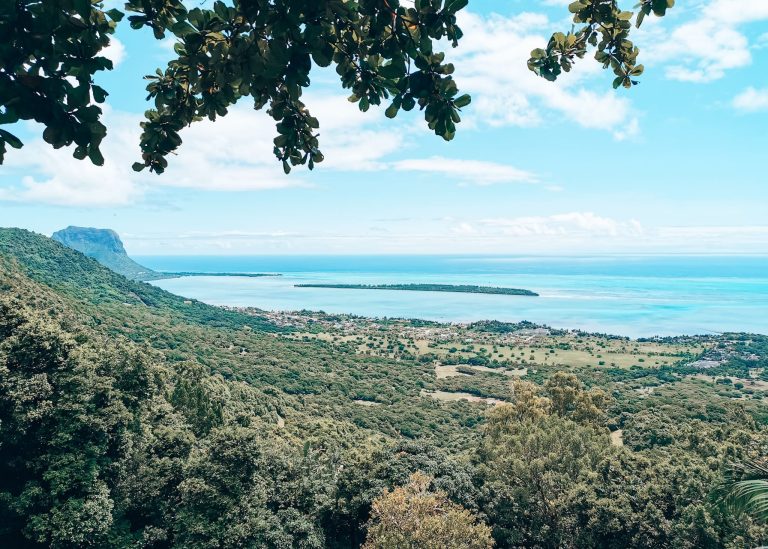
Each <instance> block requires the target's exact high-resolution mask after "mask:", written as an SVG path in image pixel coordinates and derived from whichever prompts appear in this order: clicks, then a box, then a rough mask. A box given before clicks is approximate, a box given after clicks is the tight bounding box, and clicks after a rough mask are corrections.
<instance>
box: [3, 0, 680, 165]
mask: <svg viewBox="0 0 768 549" xmlns="http://www.w3.org/2000/svg"><path fill="white" fill-rule="evenodd" d="M467 4H468V0H413V1H412V2H410V1H409V2H406V1H405V0H403V1H402V2H401V0H323V1H318V0H233V1H232V2H230V3H225V2H222V1H221V0H217V1H215V2H213V3H208V2H204V3H203V5H202V6H197V7H194V8H192V9H189V8H188V6H187V5H185V3H184V2H182V1H181V0H129V1H127V2H126V3H125V7H124V10H125V11H121V10H118V9H110V10H105V8H104V5H103V4H102V3H99V2H91V1H90V0H45V1H41V0H19V1H16V2H3V3H2V5H0V35H2V36H3V37H4V38H3V42H2V44H0V62H1V63H2V64H1V65H0V125H8V124H15V123H17V122H19V121H23V120H34V121H36V122H39V123H40V124H42V125H43V126H44V128H45V129H44V131H43V139H44V140H45V141H46V142H47V143H49V144H50V145H52V146H53V147H55V148H61V147H64V146H71V145H74V146H75V149H74V153H73V155H74V157H75V158H78V159H85V158H86V157H87V158H89V159H90V161H91V162H93V163H94V164H96V165H101V164H103V163H104V158H103V155H102V153H101V151H100V144H101V142H102V140H103V139H104V137H105V135H106V132H107V129H106V127H105V126H104V124H103V123H102V122H101V115H102V109H101V107H100V104H102V103H104V101H105V100H106V97H107V95H108V92H107V90H105V89H103V88H102V87H100V86H98V85H96V84H95V83H94V76H95V75H96V74H97V73H98V72H100V71H104V70H111V69H112V68H113V67H112V62H111V61H110V60H109V59H107V58H106V57H105V56H104V49H105V48H106V47H107V46H108V45H109V43H110V35H112V34H114V32H115V29H116V28H117V25H118V23H119V22H120V21H121V20H123V19H124V18H125V15H126V14H128V17H127V23H128V24H129V25H130V27H131V28H133V29H143V28H147V29H150V30H151V32H152V34H153V36H154V37H155V38H156V39H163V38H166V37H168V36H170V37H172V38H173V39H174V40H175V46H174V52H175V56H174V58H173V59H171V61H170V62H169V63H168V65H167V66H166V68H165V69H164V70H161V69H158V70H157V71H156V72H155V74H153V75H149V76H146V79H147V80H148V84H147V92H148V95H147V99H148V100H150V101H151V103H152V108H150V109H149V110H147V111H146V119H145V120H144V121H143V122H142V123H141V126H142V130H143V132H142V135H141V143H140V149H141V159H140V161H138V162H136V163H134V166H133V167H134V169H135V170H137V171H140V170H143V169H145V168H149V169H150V171H154V172H157V173H162V172H163V171H164V170H165V168H166V167H167V165H168V161H167V157H168V155H169V154H172V153H173V152H174V151H176V150H177V149H178V148H179V146H180V145H181V143H182V139H181V137H180V135H179V133H180V131H181V130H182V129H183V128H184V127H186V126H189V125H190V124H192V123H193V122H196V121H199V120H203V119H205V118H208V119H210V120H216V118H218V117H221V116H225V115H226V114H227V112H228V109H229V108H230V107H231V106H232V105H234V104H235V103H236V102H237V101H239V100H240V99H242V98H244V97H249V98H250V100H251V101H252V102H253V106H254V108H255V109H256V110H261V109H264V108H266V110H267V113H268V114H269V115H270V116H271V117H272V118H273V119H274V120H275V122H276V129H277V134H278V135H277V137H275V139H274V154H275V156H276V157H277V159H278V160H279V161H280V162H282V165H283V168H284V170H285V172H286V173H288V172H289V171H290V170H291V167H292V166H296V165H305V164H306V165H308V167H309V168H310V169H312V168H313V167H314V165H315V164H316V163H318V162H321V161H322V160H323V154H322V152H321V151H320V148H319V146H320V145H319V141H318V131H317V130H318V128H319V125H320V124H319V121H318V120H317V119H316V118H315V117H314V116H312V114H311V113H310V112H309V111H308V109H307V108H306V106H305V105H304V103H303V102H302V101H301V96H302V92H303V90H304V89H305V88H307V87H309V86H310V73H311V71H312V68H313V66H317V67H329V66H334V67H335V70H336V73H337V74H338V76H339V78H340V81H341V85H342V87H343V88H345V89H348V90H350V92H351V95H350V96H349V100H350V101H352V102H355V103H357V104H358V106H359V108H360V110H361V111H367V110H368V109H369V108H370V107H371V106H372V105H381V104H382V103H384V102H386V103H388V106H387V109H386V115H387V117H389V118H394V117H395V116H397V114H398V112H399V111H400V110H401V109H402V110H405V111H410V110H413V109H414V108H416V107H417V106H418V108H419V109H420V110H421V111H422V112H423V113H424V118H425V121H426V123H427V125H428V126H429V128H430V129H431V130H432V131H434V133H435V134H437V135H439V136H441V137H442V138H443V139H446V140H450V139H453V137H454V135H455V133H456V125H457V124H458V123H459V122H460V120H461V117H460V114H459V113H460V111H461V109H462V108H463V107H466V106H467V105H469V103H470V97H469V95H467V94H461V93H460V92H459V89H458V87H457V84H456V82H455V81H454V79H453V77H452V74H453V72H454V66H453V65H452V64H451V63H449V62H446V56H445V54H444V53H442V52H439V51H436V47H437V46H439V45H442V42H446V41H447V42H449V43H451V45H452V46H454V47H456V46H457V45H458V43H459V40H460V39H461V37H462V31H461V29H460V28H459V26H458V25H457V13H458V12H459V11H460V10H461V9H463V8H464V7H466V6H467ZM673 4H674V0H642V1H641V2H640V3H639V4H638V5H637V7H638V8H639V11H638V12H637V14H636V25H637V26H639V25H640V23H642V20H643V18H644V17H645V16H646V15H648V14H650V13H654V14H656V15H658V16H662V15H664V14H665V12H666V10H667V9H668V8H669V7H671V6H672V5H673ZM569 10H570V11H571V12H572V13H573V14H574V15H573V20H574V23H575V24H578V25H580V28H579V29H578V30H574V31H571V32H569V33H567V34H564V33H559V32H558V33H555V34H554V35H553V36H552V38H551V39H550V41H549V43H548V45H547V46H546V48H544V49H539V48H537V49H535V50H533V52H532V53H531V59H530V60H529V61H528V66H529V68H530V69H531V70H532V71H534V72H535V73H536V74H538V75H540V76H542V77H544V78H546V79H548V80H555V79H556V78H557V77H558V75H560V74H561V73H562V72H563V71H565V72H568V71H569V70H570V69H571V67H572V65H573V63H574V62H575V59H576V58H583V57H584V56H585V55H586V53H587V51H588V49H589V48H590V46H592V47H594V48H595V50H596V53H595V59H596V60H597V61H598V62H599V63H601V64H602V65H603V66H604V67H605V68H611V69H612V70H613V72H614V74H615V75H616V77H615V79H614V82H613V86H614V87H615V88H616V87H619V86H624V87H627V88H629V87H631V86H632V85H634V84H636V83H637V80H636V78H637V77H638V76H639V75H640V74H641V73H642V72H643V65H640V64H637V62H636V61H637V57H638V48H637V47H636V46H635V45H634V44H633V43H632V42H631V41H630V40H629V33H630V29H631V27H632V22H631V20H632V18H633V17H635V14H633V13H632V12H629V11H623V10H621V9H620V7H619V5H618V2H617V0H577V1H576V2H574V3H572V4H571V5H570V6H569ZM500 70H502V69H500ZM22 145H23V144H22V142H21V140H20V139H19V138H18V137H17V136H16V135H14V134H13V133H11V132H10V131H8V130H4V129H0V163H2V161H3V159H4V155H5V153H6V152H7V147H8V146H10V147H12V148H17V149H18V148H21V147H22Z"/></svg>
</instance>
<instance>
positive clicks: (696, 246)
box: [0, 0, 768, 255]
mask: <svg viewBox="0 0 768 549" xmlns="http://www.w3.org/2000/svg"><path fill="white" fill-rule="evenodd" d="M568 3H569V2H568V1H563V0H503V1H502V0H470V3H469V6H468V8H467V9H466V10H465V11H464V12H463V13H462V14H461V16H460V19H459V23H460V26H461V27H462V29H463V30H464V34H465V36H464V38H463V39H462V41H461V43H460V45H459V47H458V48H456V49H452V48H450V46H446V52H447V54H448V57H449V59H450V60H451V61H452V62H453V63H454V64H455V66H456V73H455V78H456V81H457V84H458V86H459V88H460V89H461V91H462V92H467V93H470V94H471V95H472V97H473V102H472V104H471V105H470V106H469V107H467V108H465V109H464V111H463V113H462V118H463V121H462V123H461V124H460V125H459V130H458V133H457V135H456V138H455V139H454V140H453V141H451V142H445V141H443V140H442V139H441V138H439V137H436V136H434V135H433V134H432V133H431V132H430V131H429V130H428V129H427V128H426V124H425V123H424V120H423V118H422V116H421V114H420V113H419V112H418V111H412V112H410V113H403V112H401V114H400V115H399V116H398V118H397V119H395V120H389V119H387V118H385V117H384V113H383V110H384V109H383V108H382V109H375V108H374V109H371V110H370V111H369V112H367V113H361V112H359V111H358V110H357V107H356V106H355V105H353V104H351V103H349V102H348V101H347V99H346V98H347V96H348V95H349V92H348V91H347V90H344V89H343V88H342V87H341V85H340V83H339V82H338V79H337V77H336V75H335V73H334V72H333V71H332V70H321V69H317V68H315V69H314V71H313V73H312V86H311V88H310V89H309V90H308V91H307V93H306V95H305V97H304V101H305V103H306V104H307V105H308V107H309V108H310V110H311V111H312V113H313V114H314V115H315V116H316V117H318V118H319V120H320V124H321V128H320V141H321V149H322V151H323V153H324V155H325V158H326V160H325V161H324V162H323V163H322V164H320V165H318V166H317V167H316V168H315V170H314V171H312V172H310V171H309V170H307V169H305V168H302V167H297V168H295V169H294V170H293V172H292V173H291V174H290V175H289V176H286V175H284V174H283V172H282V169H281V165H280V163H279V162H277V161H276V160H275V159H274V157H273V155H272V138H273V137H274V135H275V129H274V121H272V120H271V119H270V118H269V117H268V116H267V115H266V113H264V112H263V111H262V112H257V111H254V110H253V108H252V105H249V104H248V103H247V98H245V99H243V100H241V102H240V103H239V104H238V105H237V106H236V107H234V108H232V109H231V110H230V113H229V114H228V115H227V116H226V117H224V118H222V119H220V120H218V121H217V122H215V123H210V122H207V121H206V122H201V123H197V124H195V125H193V126H192V127H190V128H188V129H186V130H184V132H183V133H182V138H183V139H184V144H183V145H182V148H181V149H180V152H179V154H178V155H177V156H175V157H172V158H170V163H171V165H170V167H169V169H168V170H167V171H166V173H165V174H163V175H161V176H157V175H155V174H149V173H147V172H142V173H141V174H136V173H134V172H132V170H131V164H132V163H133V162H134V161H135V160H138V159H139V152H138V142H139V133H140V129H139V122H140V121H141V118H142V115H143V112H144V110H146V109H147V108H148V104H147V103H146V102H145V97H146V93H145V90H144V86H145V84H146V82H145V81H143V80H142V76H143V75H145V74H149V73H152V72H154V70H155V69H156V68H158V67H163V66H164V65H165V63H166V62H167V60H168V59H169V58H170V57H171V55H172V46H173V42H172V41H170V40H167V39H166V40H163V41H157V40H155V39H154V38H153V37H152V35H151V32H149V31H147V30H142V31H135V30H131V29H130V28H129V27H128V26H127V24H125V23H124V24H121V26H120V27H119V29H118V32H117V35H116V39H115V40H114V41H113V44H112V45H111V46H110V48H109V51H108V53H107V54H108V56H109V57H110V58H112V59H113V61H114V62H115V65H116V68H115V70H114V71H111V72H110V73H103V74H100V75H99V76H98V78H97V83H98V84H100V85H102V86H103V87H105V88H106V89H107V90H108V91H109V93H110V96H109V98H108V100H107V105H106V109H105V123H106V124H107V126H108V128H109V134H108V136H107V138H106V140H105V142H104V144H103V146H102V150H103V152H104V153H105V157H106V162H105V165H104V166H103V167H101V168H98V167H94V166H91V165H89V164H88V163H87V162H81V161H77V160H74V159H73V158H71V154H72V150H71V149H69V150H68V149H61V150H53V149H52V148H50V147H49V146H48V145H46V144H44V143H43V142H42V139H41V138H40V135H41V133H42V128H41V127H39V126H36V125H34V124H32V123H30V124H28V125H25V126H23V127H21V128H19V134H20V137H22V139H23V141H24V142H25V147H24V148H23V149H22V150H21V151H16V150H13V149H12V150H11V151H10V153H9V154H8V155H7V159H6V164H5V165H3V166H0V226H16V227H23V228H27V229H30V230H34V231H37V232H40V233H43V234H47V235H50V234H51V233H52V232H54V231H56V230H58V229H61V228H63V227H66V226H68V225H78V226H91V227H102V228H112V229H114V230H116V231H117V232H118V233H119V234H120V235H121V236H122V237H123V240H124V242H125V245H126V248H127V250H128V252H129V253H131V254H134V255H172V254H173V255H175V254H181V255H203V254H226V255H234V254H390V253H398V254H410V253H415V254H427V253H429V254H432V253H434V254H441V253H462V254H465V253H483V254H488V253H497V254H543V255H564V254H567V255H574V254H576V255H577V254H597V253H599V254H603V253H605V254H615V253H619V254H669V253H693V254H702V253H713V254H768V215H767V214H768V176H767V175H766V169H765V162H766V160H768V152H766V151H768V1H767V0H678V1H677V4H676V6H675V7H674V8H673V9H672V10H670V11H669V12H668V15H667V17H664V18H662V19H658V18H647V19H646V21H645V22H644V24H643V27H642V28H641V29H640V30H637V31H635V32H634V40H635V43H636V44H637V45H638V46H639V48H640V50H641V53H640V62H642V63H643V64H644V65H645V67H646V71H645V74H644V75H643V76H642V78H641V81H642V83H641V84H640V85H639V86H635V87H633V88H632V89H631V90H625V89H619V90H613V89H612V88H611V82H612V80H613V76H612V73H610V72H609V71H604V70H602V69H601V67H600V66H599V65H598V64H597V63H596V62H595V61H594V60H592V59H590V58H587V59H584V60H583V61H581V62H580V63H578V65H577V67H576V69H575V70H574V71H573V72H572V73H570V74H567V75H564V76H563V77H561V78H560V79H559V80H558V81H557V82H555V83H551V82H547V81H545V80H543V79H541V78H538V77H536V76H535V75H534V74H533V73H531V72H530V71H528V69H527V67H526V60H527V59H528V57H529V53H530V51H531V50H532V49H533V48H536V47H543V46H544V45H546V42H547V39H548V36H550V35H551V33H552V32H554V31H556V30H561V31H566V30H568V29H569V28H570V26H571V23H570V20H569V17H568V13H567V4H568ZM634 3H635V2H634V0H629V1H628V2H627V1H621V2H620V4H621V5H622V6H623V7H625V8H626V9H631V8H632V5H633V4H634Z"/></svg>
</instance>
